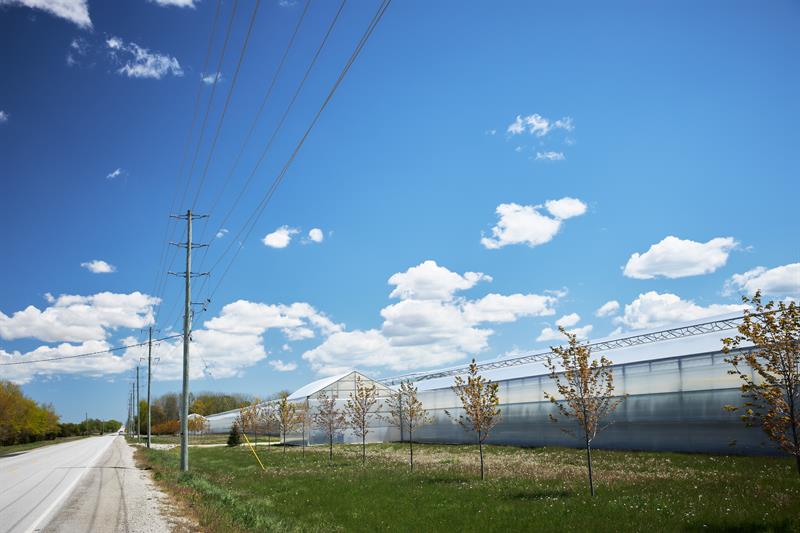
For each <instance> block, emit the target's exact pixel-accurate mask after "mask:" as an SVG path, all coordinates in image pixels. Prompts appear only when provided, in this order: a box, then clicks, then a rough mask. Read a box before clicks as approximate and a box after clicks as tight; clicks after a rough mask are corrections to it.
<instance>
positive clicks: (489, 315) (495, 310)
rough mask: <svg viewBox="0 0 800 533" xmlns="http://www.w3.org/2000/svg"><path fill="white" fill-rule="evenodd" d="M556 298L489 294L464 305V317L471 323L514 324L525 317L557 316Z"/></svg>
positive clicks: (536, 295)
mask: <svg viewBox="0 0 800 533" xmlns="http://www.w3.org/2000/svg"><path fill="white" fill-rule="evenodd" d="M556 302H558V298H557V297H555V296H543V295H540V294H509V295H503V294H487V295H486V296H484V297H483V298H481V299H480V300H476V301H472V302H467V303H465V304H464V306H463V308H464V317H465V318H466V319H467V321H469V322H470V323H475V324H477V323H480V322H514V321H516V320H517V319H518V318H520V317H523V316H548V315H552V314H555V310H554V309H553V308H552V306H553V305H555V304H556Z"/></svg>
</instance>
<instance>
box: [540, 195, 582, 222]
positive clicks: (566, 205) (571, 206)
mask: <svg viewBox="0 0 800 533" xmlns="http://www.w3.org/2000/svg"><path fill="white" fill-rule="evenodd" d="M544 206H545V207H546V208H547V210H548V211H550V214H551V215H553V216H554V217H556V218H559V219H561V220H566V219H568V218H572V217H577V216H581V215H582V214H584V213H586V204H585V203H583V202H581V201H580V200H578V199H577V198H570V197H569V196H565V197H564V198H561V199H560V200H548V201H546V202H545V203H544Z"/></svg>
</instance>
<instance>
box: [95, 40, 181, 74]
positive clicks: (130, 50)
mask: <svg viewBox="0 0 800 533" xmlns="http://www.w3.org/2000/svg"><path fill="white" fill-rule="evenodd" d="M106 46H107V47H108V49H109V50H111V54H112V57H114V58H115V59H117V60H118V61H119V62H120V63H122V66H121V67H120V68H119V69H118V70H117V72H118V73H120V74H124V75H126V76H128V77H129V78H151V79H157V80H160V79H161V78H163V77H164V76H166V75H168V74H172V75H173V76H183V69H182V68H181V65H180V63H179V62H178V60H177V59H176V58H175V57H171V56H169V55H166V54H160V53H158V52H151V51H150V50H148V49H147V48H143V47H141V46H139V45H138V44H136V43H126V42H125V41H123V40H122V39H120V38H119V37H109V38H108V39H106Z"/></svg>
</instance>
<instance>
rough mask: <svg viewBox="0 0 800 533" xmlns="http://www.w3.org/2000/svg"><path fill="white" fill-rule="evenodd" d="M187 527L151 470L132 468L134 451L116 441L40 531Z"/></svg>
mask: <svg viewBox="0 0 800 533" xmlns="http://www.w3.org/2000/svg"><path fill="white" fill-rule="evenodd" d="M191 529H193V528H192V527H191V525H190V524H189V523H188V522H187V521H186V520H184V519H182V518H180V517H179V516H178V515H177V513H176V512H175V511H174V510H173V509H172V507H171V506H170V503H169V498H168V497H167V496H166V495H165V494H164V493H163V492H161V491H160V490H159V489H158V488H157V487H156V485H155V483H154V482H153V480H152V479H151V477H150V474H149V472H148V471H146V470H141V469H139V468H137V467H136V464H135V462H134V459H133V447H131V446H129V445H128V444H127V443H126V442H125V439H124V438H123V437H117V438H115V439H114V443H113V444H112V445H111V446H109V448H108V450H106V452H105V453H104V454H103V455H102V457H100V459H99V460H98V461H97V463H96V464H95V465H94V466H93V467H91V468H90V469H89V471H88V472H87V473H86V475H85V476H84V478H83V479H82V480H81V481H80V483H79V484H78V485H77V486H76V487H75V490H74V491H73V492H72V494H71V495H70V496H69V497H68V498H67V500H66V502H65V503H64V505H63V506H62V507H61V508H60V510H59V511H58V512H57V513H56V514H55V515H54V516H53V518H52V519H51V520H50V521H49V523H48V524H47V525H46V526H45V527H44V528H42V529H41V530H40V531H43V532H47V533H71V532H74V531H87V532H92V531H103V532H106V531H109V532H111V531H113V532H125V533H166V532H172V531H188V530H191Z"/></svg>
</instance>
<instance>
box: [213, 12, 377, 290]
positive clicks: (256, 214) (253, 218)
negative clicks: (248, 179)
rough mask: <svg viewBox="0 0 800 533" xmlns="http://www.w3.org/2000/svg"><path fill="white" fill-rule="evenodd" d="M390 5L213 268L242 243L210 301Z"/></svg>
mask: <svg viewBox="0 0 800 533" xmlns="http://www.w3.org/2000/svg"><path fill="white" fill-rule="evenodd" d="M389 4H391V0H383V1H382V2H381V5H380V6H379V7H378V10H377V11H376V13H375V15H374V16H373V18H372V20H371V21H370V24H369V25H368V26H367V29H366V30H365V31H364V34H363V35H362V36H361V39H360V40H359V41H358V44H357V45H356V48H355V49H354V50H353V53H352V54H351V55H350V58H349V59H348V60H347V62H346V63H345V65H344V67H343V68H342V70H341V72H340V73H339V76H338V78H337V79H336V81H335V82H334V84H333V86H332V87H331V89H330V91H329V92H328V95H327V96H326V97H325V100H324V101H323V102H322V105H321V106H320V108H319V110H318V111H317V112H316V114H315V115H314V118H313V120H312V121H311V124H310V125H309V126H308V128H307V129H306V131H305V133H304V134H303V135H302V137H301V138H300V140H299V141H298V142H297V145H296V146H295V148H294V150H293V151H292V154H291V155H290V156H289V159H288V160H287V161H286V163H285V164H284V166H283V168H282V169H281V171H280V172H279V173H278V175H277V176H276V177H275V179H274V180H273V182H272V185H271V186H270V187H269V189H268V190H267V191H266V193H265V194H264V196H263V198H262V200H261V202H260V203H259V204H258V206H256V209H255V210H254V211H253V213H252V214H251V215H250V217H249V218H248V220H247V221H246V222H245V224H244V225H243V226H242V228H241V229H240V230H239V232H238V233H237V234H236V236H235V237H234V238H233V239H232V241H231V244H229V245H228V247H227V248H226V250H225V252H223V254H222V256H220V258H219V259H218V260H217V261H216V262H215V263H214V265H213V266H212V267H211V270H214V269H215V268H216V267H217V266H218V265H219V264H220V262H221V261H222V259H223V258H224V257H225V255H226V254H227V253H228V251H230V250H231V248H232V246H233V244H234V243H236V242H239V243H240V245H239V246H238V248H237V249H236V252H235V253H234V256H233V257H232V258H231V261H230V262H229V263H228V266H227V267H226V268H225V271H224V272H223V274H222V276H221V277H220V278H218V281H217V284H216V285H215V287H214V289H213V291H212V292H211V294H210V296H209V297H208V299H213V297H214V295H215V294H216V292H217V291H218V290H219V287H220V286H221V285H222V282H223V281H224V279H225V277H226V276H227V274H228V272H229V271H230V268H231V266H233V263H234V262H235V261H236V258H237V257H238V255H239V253H240V252H241V249H242V245H243V243H244V242H245V241H246V240H247V239H248V238H249V236H250V234H251V233H252V231H253V229H254V228H255V226H256V224H257V223H258V221H259V219H260V218H261V215H262V214H263V212H264V209H266V206H267V205H268V204H269V201H270V199H271V198H272V196H273V194H274V193H275V191H276V190H277V188H278V186H279V185H280V184H281V182H282V181H283V179H284V177H285V176H286V172H287V171H288V170H289V167H290V166H291V165H292V163H293V162H294V160H295V158H296V157H297V154H298V153H299V152H300V149H301V148H302V147H303V144H305V141H306V139H307V138H308V136H309V134H310V133H311V131H312V130H313V129H314V126H316V124H317V122H318V121H319V118H320V116H321V115H322V112H323V111H324V110H325V108H326V107H327V105H328V103H330V101H331V99H332V98H333V95H334V94H335V93H336V90H337V89H338V88H339V86H340V85H341V83H342V80H344V78H345V76H346V75H347V73H348V72H349V70H350V67H352V66H353V63H355V60H356V59H357V58H358V56H359V54H360V53H361V51H362V50H363V49H364V46H365V45H366V43H367V41H368V40H369V38H370V36H371V35H372V33H373V32H374V31H375V28H376V27H377V25H378V23H379V22H380V20H381V18H383V15H384V13H385V12H386V9H387V8H388V7H389ZM259 163H260V162H259ZM248 224H249V229H248ZM245 230H246V232H245ZM243 232H245V235H244V238H243V239H239V237H240V236H241V235H242V233H243Z"/></svg>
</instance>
